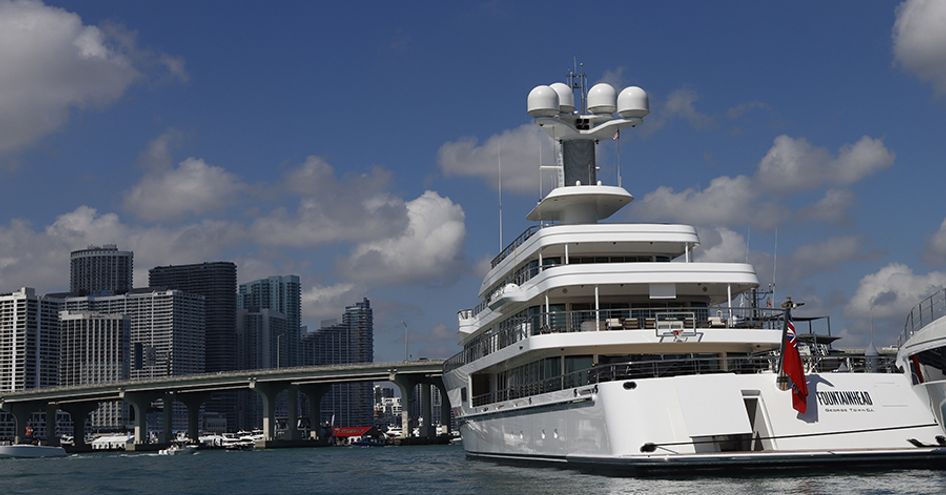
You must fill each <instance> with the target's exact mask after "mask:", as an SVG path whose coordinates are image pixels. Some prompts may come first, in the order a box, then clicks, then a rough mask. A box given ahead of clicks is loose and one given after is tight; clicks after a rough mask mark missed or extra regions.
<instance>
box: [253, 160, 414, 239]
mask: <svg viewBox="0 0 946 495" xmlns="http://www.w3.org/2000/svg"><path fill="white" fill-rule="evenodd" d="M390 182H391V174H390V173H389V172H387V171H385V170H383V169H381V168H374V169H372V170H370V171H369V172H367V173H365V174H360V175H349V176H343V177H338V176H336V175H335V170H334V169H333V168H332V166H331V165H330V164H328V163H327V162H326V161H325V160H323V159H321V158H319V157H317V156H310V157H308V158H306V160H305V162H304V163H303V164H302V165H301V166H299V167H297V168H296V169H294V170H293V171H292V172H290V173H289V174H288V176H287V177H286V180H285V185H284V187H285V189H287V190H288V191H290V192H293V193H295V194H297V195H298V196H299V197H300V201H299V206H298V207H297V208H296V211H295V213H290V212H288V211H286V210H285V209H277V210H274V211H272V212H270V213H268V214H267V215H265V216H263V217H261V218H259V219H257V220H256V221H255V222H254V224H253V227H252V230H253V234H254V236H255V237H256V238H257V239H259V242H261V243H263V244H268V245H273V246H289V247H312V246H318V245H322V244H327V243H332V242H344V241H356V242H357V241H365V240H373V239H379V238H383V237H386V236H389V235H393V234H396V233H397V232H400V231H401V230H402V229H403V228H404V226H405V225H407V221H408V213H407V208H406V206H405V204H404V200H403V199H401V198H398V197H395V196H393V195H391V194H390V193H388V192H387V191H386V189H387V188H388V186H389V185H390Z"/></svg>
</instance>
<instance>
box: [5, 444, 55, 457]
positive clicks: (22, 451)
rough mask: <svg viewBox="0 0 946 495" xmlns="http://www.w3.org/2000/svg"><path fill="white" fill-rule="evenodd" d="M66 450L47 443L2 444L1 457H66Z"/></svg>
mask: <svg viewBox="0 0 946 495" xmlns="http://www.w3.org/2000/svg"><path fill="white" fill-rule="evenodd" d="M65 456H66V451H65V450H64V449H63V448H62V447H51V446H46V445H0V459H2V458H6V457H10V458H34V457H65Z"/></svg>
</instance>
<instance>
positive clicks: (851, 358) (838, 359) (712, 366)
mask: <svg viewBox="0 0 946 495" xmlns="http://www.w3.org/2000/svg"><path fill="white" fill-rule="evenodd" d="M803 361H804V364H805V369H806V370H808V371H807V372H808V373H824V372H837V373H868V372H871V373H897V372H899V370H897V368H896V365H895V357H894V356H879V357H873V358H871V357H866V356H863V355H847V354H839V355H830V356H823V357H819V358H817V359H814V358H813V357H810V356H805V357H804V358H803ZM777 369H778V355H777V354H774V353H771V354H766V355H762V356H729V357H727V358H725V359H723V358H718V357H694V358H683V359H663V360H652V361H628V362H622V363H610V364H604V365H599V366H595V367H593V368H588V369H584V370H580V371H575V372H572V373H567V374H564V375H561V376H556V377H552V378H543V379H540V380H535V381H531V382H528V383H522V384H517V385H513V386H510V387H508V388H504V389H501V390H497V391H494V392H490V393H487V394H480V395H476V396H473V400H472V404H473V406H474V407H477V406H483V405H487V404H493V403H497V402H503V401H507V400H513V399H519V398H523V397H532V396H534V395H539V394H544V393H548V392H556V391H559V390H567V389H570V388H575V387H583V386H586V385H594V384H596V383H605V382H611V381H618V380H635V379H644V378H665V377H672V376H684V375H702V374H709V373H736V374H755V373H760V372H765V371H768V372H775V371H776V370H777Z"/></svg>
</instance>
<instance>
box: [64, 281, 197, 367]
mask: <svg viewBox="0 0 946 495" xmlns="http://www.w3.org/2000/svg"><path fill="white" fill-rule="evenodd" d="M62 301H63V304H62V308H63V309H64V310H66V311H69V312H83V311H85V312H97V313H104V314H109V315H124V316H125V317H126V318H127V319H128V337H129V338H128V341H129V356H128V357H129V372H128V377H129V378H130V379H132V380H141V379H148V378H160V377H163V376H172V375H189V374H193V373H202V372H204V355H205V353H204V298H203V297H201V296H199V295H196V294H191V293H188V292H184V291H179V290H167V289H157V288H144V289H133V290H132V291H130V292H128V293H127V294H121V295H114V296H71V297H65V298H64V299H63V300H62ZM65 352H78V349H65Z"/></svg>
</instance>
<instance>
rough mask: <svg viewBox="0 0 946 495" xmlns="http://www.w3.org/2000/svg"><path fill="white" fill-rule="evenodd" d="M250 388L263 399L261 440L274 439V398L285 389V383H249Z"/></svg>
mask: <svg viewBox="0 0 946 495" xmlns="http://www.w3.org/2000/svg"><path fill="white" fill-rule="evenodd" d="M250 388H252V389H253V390H255V391H256V393H258V394H259V395H260V398H261V399H263V440H265V441H267V442H269V441H272V440H275V439H276V396H278V395H279V392H282V391H283V389H285V388H286V384H285V383H258V382H255V381H254V382H251V383H250Z"/></svg>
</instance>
